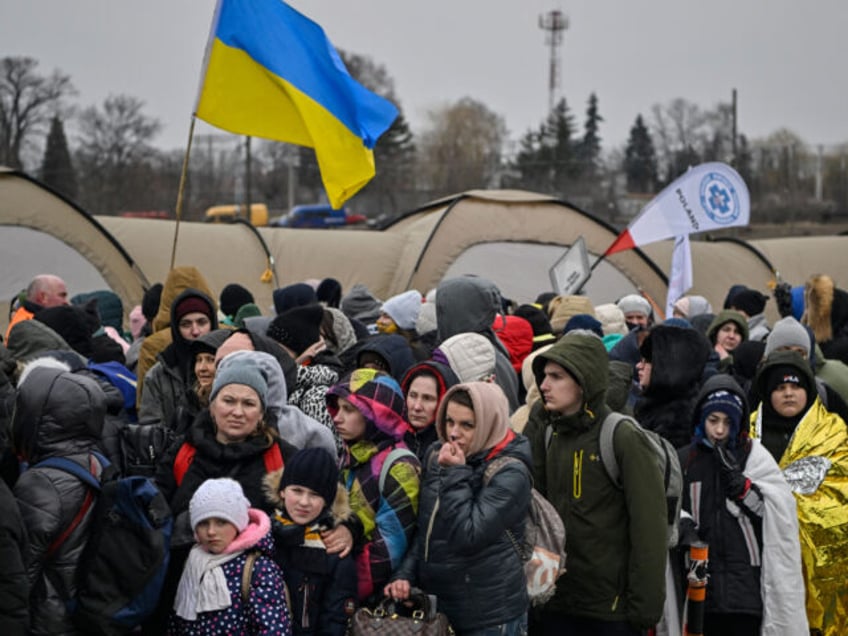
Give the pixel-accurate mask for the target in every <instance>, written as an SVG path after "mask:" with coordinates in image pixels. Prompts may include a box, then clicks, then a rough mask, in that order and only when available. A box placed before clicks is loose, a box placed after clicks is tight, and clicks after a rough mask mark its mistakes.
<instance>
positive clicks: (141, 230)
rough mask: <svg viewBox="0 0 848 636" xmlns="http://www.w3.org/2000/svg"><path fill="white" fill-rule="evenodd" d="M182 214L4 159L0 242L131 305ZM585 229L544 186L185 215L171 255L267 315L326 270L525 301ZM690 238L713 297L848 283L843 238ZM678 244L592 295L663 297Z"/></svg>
mask: <svg viewBox="0 0 848 636" xmlns="http://www.w3.org/2000/svg"><path fill="white" fill-rule="evenodd" d="M175 226H176V223H175V222H174V221H168V220H160V219H138V218H120V217H102V216H99V217H96V218H95V217H91V216H89V215H88V214H86V213H85V212H84V211H82V210H81V209H80V208H78V207H76V206H75V205H74V204H73V203H71V202H69V201H67V200H66V199H64V198H62V197H61V196H59V195H57V194H55V193H54V192H52V191H51V190H49V189H48V188H46V187H44V186H42V185H40V184H39V183H38V182H36V181H35V180H34V179H32V178H30V177H28V176H26V175H23V174H21V173H19V172H16V171H12V170H7V169H0V248H2V245H3V243H2V241H3V239H4V238H6V239H7V241H8V240H14V241H16V242H18V241H20V240H22V239H19V238H18V234H16V232H17V231H18V230H20V231H23V230H27V231H32V232H34V233H37V234H40V235H45V236H50V237H52V238H53V239H55V240H56V241H58V242H59V243H61V244H63V245H65V246H67V247H68V249H70V250H72V251H73V252H74V253H76V254H78V255H79V257H80V258H79V260H80V261H81V262H83V263H86V264H87V266H88V268H89V269H93V270H94V271H95V272H99V274H101V275H102V277H103V280H104V281H105V282H106V284H107V285H108V286H109V287H110V288H111V289H112V290H113V291H115V292H116V293H117V294H118V296H120V297H121V300H122V302H123V304H124V308H125V310H126V311H129V310H130V309H131V308H132V306H133V305H134V304H137V303H139V302H140V301H141V297H142V294H143V291H144V289H145V288H146V287H147V286H149V284H150V283H152V282H156V281H163V280H164V279H165V277H166V275H167V272H168V268H169V266H170V260H171V249H172V245H173V238H174V231H175ZM581 236H582V237H583V238H584V240H585V241H586V245H587V249H588V251H589V259H590V263H593V262H594V261H595V260H596V259H597V258H598V255H600V254H603V252H604V251H605V250H606V248H607V247H609V245H610V244H612V242H613V241H614V239H615V237H616V236H617V231H616V230H615V229H614V228H612V227H611V226H609V225H608V224H606V223H604V222H602V221H599V220H597V219H595V218H594V217H592V215H590V214H588V213H586V212H584V211H581V210H580V209H578V208H576V207H574V206H572V205H570V204H568V203H566V202H565V201H561V200H558V199H555V198H553V197H549V196H546V195H540V194H535V193H532V192H523V191H517V190H493V191H490V190H473V191H469V192H464V193H460V194H457V195H454V196H450V197H445V198H443V199H440V200H437V201H433V202H432V203H429V204H427V205H425V206H422V207H421V208H419V209H417V210H413V211H411V212H409V213H407V214H404V215H403V216H401V217H400V218H398V219H397V220H396V221H395V222H393V223H392V224H391V225H389V226H388V227H386V228H384V229H383V230H382V231H364V230H348V229H334V230H302V229H287V228H272V227H260V228H250V227H245V226H244V225H243V224H234V225H225V224H205V223H186V222H183V223H181V224H180V228H179V242H178V246H177V251H176V260H175V263H176V265H194V266H196V267H197V268H198V269H199V270H200V271H201V272H202V273H203V275H204V277H205V278H206V280H207V282H208V283H209V286H210V288H211V289H212V292H213V293H214V294H216V296H217V294H219V293H220V290H221V289H223V288H224V287H225V286H226V285H227V284H229V283H238V284H240V285H243V286H244V287H246V288H248V289H250V290H251V292H253V294H254V297H255V298H256V302H257V304H258V305H259V307H260V308H261V309H262V311H263V313H265V314H266V315H267V314H270V313H271V307H272V306H273V300H272V296H271V294H272V292H273V289H274V288H275V286H282V285H286V284H290V283H294V282H298V281H303V280H307V279H322V278H326V277H333V278H336V279H337V280H338V281H339V282H340V283H341V284H342V286H343V288H344V289H350V287H352V286H353V284H354V283H363V284H365V285H366V286H367V287H368V288H369V289H370V290H371V291H372V292H373V293H374V294H375V295H376V296H377V297H379V298H388V297H390V296H392V295H394V294H397V293H400V292H403V291H405V290H407V289H412V288H414V289H418V290H419V291H420V292H422V293H425V292H426V291H428V290H429V289H432V288H434V287H436V286H437V285H438V283H439V282H440V281H441V280H442V278H444V277H445V276H455V275H459V274H465V273H472V274H477V275H481V276H486V277H488V278H491V279H492V280H493V281H494V282H495V283H496V284H498V285H499V286H502V288H504V289H509V295H510V297H514V298H515V299H517V300H519V301H526V300H532V298H535V296H536V295H537V294H538V293H539V292H540V291H547V290H549V289H550V282H549V281H548V279H547V269H548V268H549V267H550V265H552V264H553V262H554V261H555V260H556V259H557V258H558V256H559V255H561V254H562V252H564V250H565V249H567V248H568V247H570V246H571V245H572V244H573V243H574V242H575V241H576V240H577V238H579V237H581ZM10 237H12V238H11V239H10ZM693 238H694V240H693V241H692V243H691V245H692V256H693V265H694V286H693V288H692V289H691V290H690V292H689V293H693V294H701V295H703V296H705V297H707V298H709V299H711V300H712V301H713V304H716V303H719V304H720V302H721V300H722V299H723V298H724V296H725V294H726V293H727V290H728V289H729V288H730V286H731V285H733V284H735V283H742V284H744V285H747V286H749V287H753V288H755V289H759V290H761V291H763V292H768V289H769V284H770V283H771V282H772V281H773V280H774V271H775V270H776V271H778V272H779V273H780V275H781V276H782V278H783V279H784V280H786V281H788V282H790V283H791V284H793V285H798V284H802V283H803V282H804V281H805V280H806V279H807V278H808V277H809V276H810V275H811V274H813V273H818V272H825V273H831V274H832V275H834V276H835V277H836V278H837V284H840V285H843V286H846V285H848V281H842V280H839V272H841V271H844V270H845V269H846V266H848V256H846V254H848V237H846V236H816V237H799V238H789V237H787V238H780V239H764V240H755V241H749V242H745V241H735V240H718V241H709V240H704V239H702V238H701V237H697V236H696V237H693ZM260 239H261V240H260ZM672 247H673V242H672V241H663V242H660V243H654V244H651V245H647V246H644V247H643V248H641V249H638V250H628V251H624V252H619V253H616V254H614V255H612V256H611V257H609V259H608V260H607V261H604V262H602V263H600V265H599V266H598V267H597V269H596V270H595V272H594V274H593V276H592V278H591V279H590V280H589V282H588V283H587V284H586V287H585V292H586V294H587V295H588V296H589V298H590V299H591V300H592V302H593V304H596V305H597V304H603V303H606V302H613V301H614V300H616V299H617V297H618V296H620V295H623V294H624V293H630V292H632V291H634V290H636V289H641V290H644V292H646V293H647V294H648V295H649V296H650V297H651V298H653V300H654V301H655V302H656V303H657V304H658V305H659V306H663V305H664V304H665V295H666V293H667V273H668V271H669V268H670V263H671V252H672ZM266 249H267V250H269V251H270V253H271V255H272V256H273V260H274V270H275V273H276V281H274V280H273V278H271V279H270V280H269V281H268V282H262V275H263V273H264V272H265V271H266V269H267V267H268V258H267V254H266ZM24 251H25V250H24ZM33 256H34V258H33V261H32V263H33V264H23V263H22V262H21V261H20V260H16V259H15V258H11V259H10V258H7V257H6V255H5V254H4V251H3V250H2V249H0V259H2V260H0V303H2V302H4V301H8V299H10V298H11V296H12V294H14V293H17V291H19V290H20V289H21V288H22V287H23V286H25V285H26V283H27V282H29V279H31V278H32V276H34V275H35V274H38V273H44V272H45V271H46V270H45V269H44V265H45V262H46V261H45V260H44V254H38V253H36V254H34V255H33ZM75 267H76V266H74V267H71V266H68V267H65V268H64V269H58V268H56V273H58V274H59V275H61V276H63V278H65V279H66V282H68V289H69V292H71V293H72V294H77V293H81V292H87V291H94V289H92V288H89V287H86V285H88V284H93V283H90V282H87V279H86V278H85V276H83V275H82V274H80V273H78V272H76V271H73V270H74V268H75ZM10 277H15V278H10ZM3 284H5V287H4V286H3ZM7 309H8V304H6V306H5V307H2V306H0V311H3V313H2V314H0V323H3V322H5V318H6V316H8V313H7ZM766 315H767V317H768V318H770V320H774V319H776V318H777V313H776V306H775V303H774V302H770V303H768V305H767V306H766Z"/></svg>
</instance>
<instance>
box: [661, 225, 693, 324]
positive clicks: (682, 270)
mask: <svg viewBox="0 0 848 636" xmlns="http://www.w3.org/2000/svg"><path fill="white" fill-rule="evenodd" d="M691 288H692V250H691V249H690V247H689V235H688V234H682V235H680V236H678V237H677V238H676V239H674V252H672V254H671V274H670V275H669V277H668V297H667V298H666V301H665V317H666V318H671V317H672V315H673V313H674V303H676V302H677V300H678V299H679V298H680V297H681V296H683V294H685V293H686V292H687V291H688V290H689V289H691Z"/></svg>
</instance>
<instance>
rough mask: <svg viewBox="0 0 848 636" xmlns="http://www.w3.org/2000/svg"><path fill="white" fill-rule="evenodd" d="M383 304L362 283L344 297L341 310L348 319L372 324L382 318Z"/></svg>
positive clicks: (352, 288)
mask: <svg viewBox="0 0 848 636" xmlns="http://www.w3.org/2000/svg"><path fill="white" fill-rule="evenodd" d="M382 306H383V302H382V301H381V300H380V299H379V298H377V297H376V296H375V295H374V294H372V293H371V292H370V291H369V290H368V288H367V287H366V286H365V285H363V284H362V283H357V284H356V285H354V286H353V287H351V288H350V291H349V292H348V293H347V294H345V295H344V296H343V297H342V301H341V310H342V311H343V312H344V313H345V315H346V316H347V317H348V318H353V319H356V320H359V321H361V322H363V323H364V324H366V325H368V324H372V323H374V322H376V321H377V318H379V317H380V307H382Z"/></svg>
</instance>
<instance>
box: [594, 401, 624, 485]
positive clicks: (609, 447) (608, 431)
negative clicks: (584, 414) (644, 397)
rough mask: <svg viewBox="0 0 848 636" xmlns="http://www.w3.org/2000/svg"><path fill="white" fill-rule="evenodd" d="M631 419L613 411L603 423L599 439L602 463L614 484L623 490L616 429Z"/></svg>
mask: <svg viewBox="0 0 848 636" xmlns="http://www.w3.org/2000/svg"><path fill="white" fill-rule="evenodd" d="M629 419H630V418H629V417H627V416H626V415H625V414H624V413H616V412H614V411H613V412H612V413H610V414H609V415H607V416H606V417H605V418H604V421H603V422H601V434H600V437H599V438H598V446H599V448H600V455H601V463H603V465H604V470H606V471H607V475H609V478H610V480H611V481H612V483H613V484H615V485H616V486H617V487H618V488H621V468H619V466H618V460H617V459H616V458H615V444H614V439H615V429H616V428H618V425H619V424H620V423H621V422H623V421H624V420H629Z"/></svg>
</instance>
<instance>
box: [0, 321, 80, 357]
mask: <svg viewBox="0 0 848 636" xmlns="http://www.w3.org/2000/svg"><path fill="white" fill-rule="evenodd" d="M6 347H7V348H8V349H9V353H10V354H11V355H12V357H13V358H14V359H15V360H19V361H21V362H26V361H27V360H32V359H34V358H37V357H38V356H40V355H41V354H42V353H44V352H45V351H71V346H70V345H69V344H68V343H67V342H65V339H64V338H62V336H60V335H59V334H58V333H56V332H55V331H53V330H52V329H51V328H50V327H48V326H47V325H45V324H44V323H43V322H40V321H38V320H22V321H20V322H18V323H16V324H15V326H14V327H12V330H11V331H10V332H9V340H8V341H7V342H6Z"/></svg>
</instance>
